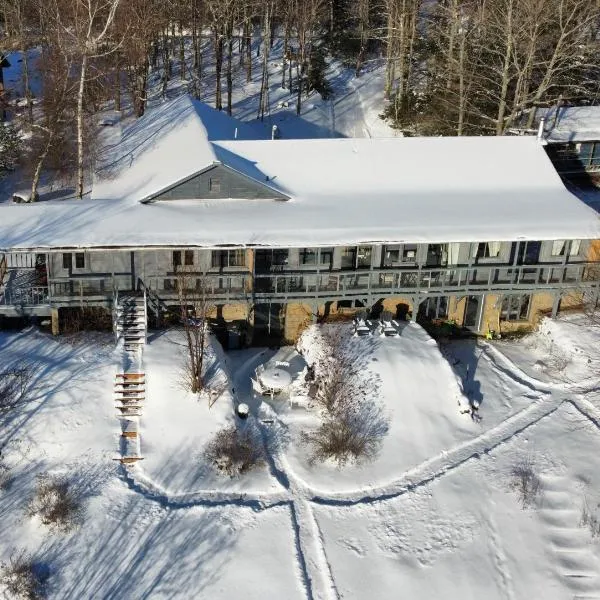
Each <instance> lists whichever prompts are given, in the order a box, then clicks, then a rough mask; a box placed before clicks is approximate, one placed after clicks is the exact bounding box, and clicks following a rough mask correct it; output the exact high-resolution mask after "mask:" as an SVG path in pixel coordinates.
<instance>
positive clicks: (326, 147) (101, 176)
mask: <svg viewBox="0 0 600 600" xmlns="http://www.w3.org/2000/svg"><path fill="white" fill-rule="evenodd" d="M260 137H261V134H260V133H257V131H256V130H255V129H253V127H252V126H249V125H247V124H243V123H240V122H237V121H235V120H233V119H231V118H230V117H227V116H226V115H224V114H222V113H219V112H217V111H214V110H212V109H210V108H208V107H207V106H205V105H203V104H201V103H199V102H197V101H195V100H193V99H191V98H189V97H187V96H182V97H180V98H178V99H176V100H174V101H170V102H166V103H164V104H162V105H161V106H159V107H158V108H156V109H154V110H153V111H149V112H148V113H147V115H145V116H144V117H142V118H140V119H139V120H137V121H136V122H135V123H133V124H132V125H131V126H130V127H128V128H125V129H123V131H118V130H115V131H113V132H110V135H107V140H108V141H107V142H106V143H105V145H104V150H103V154H102V156H101V158H100V160H99V164H98V167H97V172H96V177H95V180H94V183H93V186H92V190H91V194H90V195H89V197H86V198H84V199H83V200H60V201H59V200H48V201H41V202H36V203H31V204H15V203H12V202H7V203H4V204H0V281H1V282H2V284H1V286H0V315H3V316H4V317H5V318H9V317H14V316H20V315H38V316H50V317H52V319H53V324H54V328H55V330H56V329H57V326H58V319H59V313H60V311H61V310H63V309H65V308H69V307H86V306H101V307H105V308H106V309H108V310H113V309H115V307H116V305H118V302H119V298H123V297H126V296H127V295H128V294H134V293H135V294H139V295H143V297H144V298H145V304H146V306H147V314H148V319H156V320H159V319H160V318H161V317H164V315H165V314H166V313H167V311H169V310H174V307H175V306H177V305H178V304H180V303H181V297H182V293H183V290H182V288H185V297H186V298H192V297H194V296H202V297H203V298H209V299H210V303H211V304H212V305H213V307H214V310H213V311H212V316H213V318H214V322H215V323H216V324H218V325H219V326H221V327H222V328H225V329H228V330H230V331H231V332H236V334H237V333H241V334H242V336H243V339H245V340H246V341H247V342H250V341H251V340H252V338H253V337H254V338H255V337H256V336H257V335H260V334H265V333H266V334H269V335H271V336H277V337H280V338H281V339H284V340H287V341H293V340H295V339H296V338H297V336H298V335H299V332H300V331H301V330H302V328H303V327H305V326H306V325H307V324H308V323H310V322H312V321H314V320H315V319H317V318H319V317H324V316H327V315H335V314H338V313H352V312H353V311H356V310H367V311H375V312H380V311H381V310H387V311H391V312H392V313H394V314H396V315H397V316H398V317H401V318H409V319H415V320H416V319H419V320H421V319H422V320H430V321H431V320H452V321H453V322H455V323H456V324H457V325H458V326H461V327H464V328H466V329H469V330H471V331H473V332H474V333H479V334H485V333H487V332H489V331H496V332H501V333H502V332H506V331H508V330H511V329H514V328H517V327H528V326H531V325H533V324H534V323H535V321H536V319H537V318H538V317H539V316H540V315H541V314H544V313H549V314H554V315H556V314H557V312H558V311H560V310H562V309H564V308H565V307H567V306H576V305H577V304H581V302H582V301H583V299H584V298H585V299H587V300H590V299H595V298H597V297H598V289H599V278H600V274H599V270H598V265H599V261H600V253H599V250H600V245H599V242H598V240H599V239H600V219H599V216H598V214H597V213H596V212H595V211H594V210H592V209H591V208H589V207H588V206H586V205H585V204H583V203H582V202H581V201H580V200H579V199H578V198H576V197H575V196H574V195H573V194H571V193H570V192H569V191H568V190H567V189H566V188H565V187H564V185H563V183H562V181H561V179H560V177H559V176H558V174H557V172H556V170H555V168H554V167H553V165H552V163H551V162H550V160H549V158H548V156H547V155H546V152H545V150H544V148H543V146H542V145H541V144H540V142H539V140H538V139H536V137H534V136H530V137H526V136H520V137H518V136H514V137H462V138H386V139H348V138H334V139H310V140H289V139H278V140H271V139H260Z"/></svg>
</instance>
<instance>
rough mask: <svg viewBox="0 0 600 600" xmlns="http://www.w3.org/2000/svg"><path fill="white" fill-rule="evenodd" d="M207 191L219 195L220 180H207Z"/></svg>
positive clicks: (216, 178)
mask: <svg viewBox="0 0 600 600" xmlns="http://www.w3.org/2000/svg"><path fill="white" fill-rule="evenodd" d="M208 189H209V191H211V192H213V193H215V194H216V193H219V192H220V191H221V180H220V179H219V178H218V177H211V178H210V179H209V180H208Z"/></svg>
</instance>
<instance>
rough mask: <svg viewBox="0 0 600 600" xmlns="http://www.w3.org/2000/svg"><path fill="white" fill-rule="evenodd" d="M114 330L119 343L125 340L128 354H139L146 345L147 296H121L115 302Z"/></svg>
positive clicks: (130, 294) (122, 294) (136, 294)
mask: <svg viewBox="0 0 600 600" xmlns="http://www.w3.org/2000/svg"><path fill="white" fill-rule="evenodd" d="M115 313H116V314H115V319H114V328H115V334H116V336H117V343H118V342H119V341H120V340H123V347H124V348H125V351H126V352H138V351H139V350H140V349H141V347H142V346H144V345H145V344H146V335H147V324H148V314H147V309H146V294H138V293H135V292H131V293H126V294H124V293H121V294H119V296H118V298H117V300H116V302H115Z"/></svg>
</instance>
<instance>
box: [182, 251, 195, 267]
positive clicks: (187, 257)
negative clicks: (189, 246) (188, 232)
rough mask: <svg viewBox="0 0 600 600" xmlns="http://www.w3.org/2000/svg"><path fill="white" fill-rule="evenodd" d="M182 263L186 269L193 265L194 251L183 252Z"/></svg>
mask: <svg viewBox="0 0 600 600" xmlns="http://www.w3.org/2000/svg"><path fill="white" fill-rule="evenodd" d="M183 257H184V263H185V266H186V267H189V266H191V265H193V264H194V251H193V250H186V251H185V252H184V255H183Z"/></svg>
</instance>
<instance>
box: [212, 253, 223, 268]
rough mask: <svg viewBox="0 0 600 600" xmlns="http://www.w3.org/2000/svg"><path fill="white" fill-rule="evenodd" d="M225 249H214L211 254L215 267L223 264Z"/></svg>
mask: <svg viewBox="0 0 600 600" xmlns="http://www.w3.org/2000/svg"><path fill="white" fill-rule="evenodd" d="M223 257H224V255H223V250H213V251H212V254H211V265H212V266H213V267H215V268H220V267H222V266H226V265H223Z"/></svg>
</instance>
